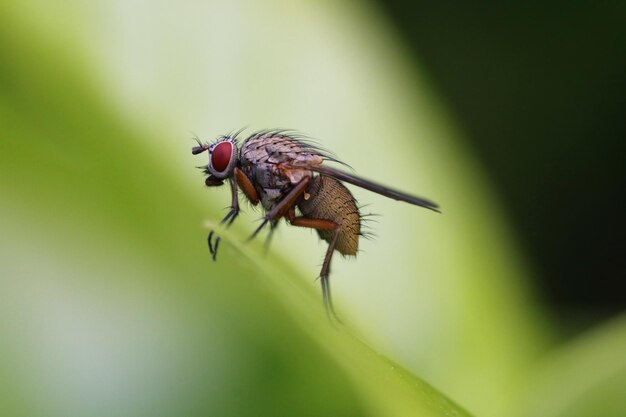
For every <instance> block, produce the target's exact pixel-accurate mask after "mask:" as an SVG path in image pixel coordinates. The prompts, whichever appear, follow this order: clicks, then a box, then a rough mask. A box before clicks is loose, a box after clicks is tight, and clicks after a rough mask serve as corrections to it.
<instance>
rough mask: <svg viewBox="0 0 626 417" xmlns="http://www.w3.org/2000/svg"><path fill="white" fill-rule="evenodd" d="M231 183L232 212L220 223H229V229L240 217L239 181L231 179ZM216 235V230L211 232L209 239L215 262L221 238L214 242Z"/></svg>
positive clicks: (227, 225) (217, 237)
mask: <svg viewBox="0 0 626 417" xmlns="http://www.w3.org/2000/svg"><path fill="white" fill-rule="evenodd" d="M229 182H230V192H231V197H232V198H231V203H230V211H229V212H228V214H227V215H226V216H225V217H224V218H223V219H222V221H221V222H220V224H224V223H226V222H228V223H227V224H226V227H229V226H230V225H231V224H232V223H233V222H234V221H235V219H236V218H237V216H238V215H239V198H238V195H237V181H236V180H235V179H234V178H231V179H230V181H229ZM214 234H215V230H211V232H209V237H208V238H207V242H208V243H209V251H210V252H211V255H213V260H214V261H215V258H216V256H217V248H218V246H219V244H220V237H219V236H216V237H215V242H213V235H214Z"/></svg>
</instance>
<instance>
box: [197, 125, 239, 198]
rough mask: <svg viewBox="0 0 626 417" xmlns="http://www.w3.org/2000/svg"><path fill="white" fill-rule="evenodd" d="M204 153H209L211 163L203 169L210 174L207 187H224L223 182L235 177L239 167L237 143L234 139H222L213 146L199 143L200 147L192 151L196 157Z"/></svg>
mask: <svg viewBox="0 0 626 417" xmlns="http://www.w3.org/2000/svg"><path fill="white" fill-rule="evenodd" d="M204 151H209V163H208V165H206V166H203V167H201V168H202V169H204V171H205V172H206V173H207V174H209V177H208V178H207V179H206V185H207V186H216V185H222V184H223V183H224V181H223V180H225V179H227V178H230V177H232V176H233V172H234V171H235V167H236V166H237V159H238V155H239V152H238V149H237V141H236V140H235V139H234V138H230V137H221V138H219V139H218V140H216V141H215V142H214V143H212V144H207V143H200V142H198V146H194V147H193V148H192V149H191V153H193V154H194V155H197V154H199V153H202V152H204Z"/></svg>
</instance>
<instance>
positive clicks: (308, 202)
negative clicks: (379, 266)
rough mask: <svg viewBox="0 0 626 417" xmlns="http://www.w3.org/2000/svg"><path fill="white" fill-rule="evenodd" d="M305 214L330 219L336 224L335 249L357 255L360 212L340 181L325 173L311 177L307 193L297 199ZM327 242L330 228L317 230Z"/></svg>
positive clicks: (331, 234) (348, 191)
mask: <svg viewBox="0 0 626 417" xmlns="http://www.w3.org/2000/svg"><path fill="white" fill-rule="evenodd" d="M298 209H300V212H301V213H302V215H303V216H304V217H309V218H312V219H324V220H332V221H333V222H335V223H337V225H338V226H339V237H338V238H337V245H336V246H335V249H336V250H338V251H339V252H340V253H342V254H343V255H356V253H357V251H358V249H359V237H360V235H361V215H360V213H359V208H358V206H357V203H356V200H355V199H354V197H353V196H352V193H350V190H348V189H347V188H346V187H345V186H344V185H343V184H342V183H341V182H339V181H337V180H336V179H334V178H331V177H327V176H323V175H320V176H316V177H315V178H313V181H312V182H311V185H310V186H309V188H308V189H307V193H306V194H305V195H304V196H303V197H302V198H301V199H300V201H299V202H298ZM318 234H319V236H320V237H321V238H322V239H324V240H325V241H327V242H330V240H331V239H332V236H333V232H332V231H328V230H318Z"/></svg>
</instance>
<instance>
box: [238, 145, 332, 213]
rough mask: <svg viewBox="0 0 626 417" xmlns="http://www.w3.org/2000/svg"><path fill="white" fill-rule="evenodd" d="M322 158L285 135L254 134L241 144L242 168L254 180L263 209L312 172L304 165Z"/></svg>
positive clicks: (272, 204)
mask: <svg viewBox="0 0 626 417" xmlns="http://www.w3.org/2000/svg"><path fill="white" fill-rule="evenodd" d="M322 162H323V158H322V157H321V156H320V155H317V154H315V153H313V152H311V151H310V150H308V149H306V148H305V147H303V146H301V145H300V144H299V143H298V142H297V141H295V140H293V139H291V138H289V137H287V136H284V135H271V134H259V135H253V136H251V137H250V138H248V139H246V140H245V142H244V143H243V145H242V147H241V158H240V165H241V169H242V170H243V171H244V172H245V173H246V175H247V176H248V178H250V180H251V181H252V182H253V183H254V186H255V189H256V191H257V193H258V194H259V198H260V200H261V203H262V205H263V207H264V208H265V209H266V210H270V209H271V208H272V207H274V205H275V204H277V203H278V202H279V201H280V200H281V199H282V198H283V197H284V196H286V195H287V193H288V192H289V191H290V190H291V189H292V188H293V186H294V185H295V184H297V183H298V182H300V181H301V180H302V179H303V178H305V177H311V176H313V173H312V172H311V171H310V170H307V169H306V167H307V166H310V165H318V164H321V163H322ZM293 166H298V167H299V166H302V167H303V168H302V169H300V168H293Z"/></svg>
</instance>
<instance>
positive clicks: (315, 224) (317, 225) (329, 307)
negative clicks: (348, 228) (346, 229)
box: [289, 217, 341, 322]
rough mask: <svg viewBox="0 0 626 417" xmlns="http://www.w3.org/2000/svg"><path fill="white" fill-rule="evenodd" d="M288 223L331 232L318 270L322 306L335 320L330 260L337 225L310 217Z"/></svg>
mask: <svg viewBox="0 0 626 417" xmlns="http://www.w3.org/2000/svg"><path fill="white" fill-rule="evenodd" d="M289 221H290V223H291V224H292V225H294V226H299V227H308V228H310V229H316V230H329V231H332V232H333V236H332V238H331V239H330V242H329V243H328V249H327V250H326V256H324V263H323V264H322V270H321V271H320V281H321V283H322V297H323V299H324V306H325V307H326V312H327V313H328V315H329V317H334V318H335V319H336V320H337V321H339V322H341V320H339V317H337V313H335V308H334V307H333V300H332V297H331V293H330V281H329V275H330V261H331V260H332V258H333V253H334V252H335V246H336V245H337V239H338V238H339V231H340V229H339V225H338V224H337V223H335V222H334V221H332V220H325V219H312V218H309V217H294V218H290V219H289Z"/></svg>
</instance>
